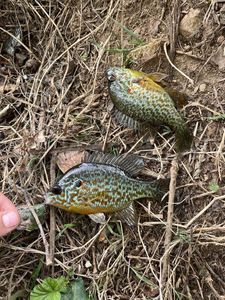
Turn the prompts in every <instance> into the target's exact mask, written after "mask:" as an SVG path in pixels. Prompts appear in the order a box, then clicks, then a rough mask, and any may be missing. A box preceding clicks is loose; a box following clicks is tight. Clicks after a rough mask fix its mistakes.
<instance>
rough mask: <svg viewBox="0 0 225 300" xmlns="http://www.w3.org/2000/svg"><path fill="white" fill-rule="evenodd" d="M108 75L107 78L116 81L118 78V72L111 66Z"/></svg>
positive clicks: (107, 71)
mask: <svg viewBox="0 0 225 300" xmlns="http://www.w3.org/2000/svg"><path fill="white" fill-rule="evenodd" d="M106 76H107V79H108V80H109V81H115V80H116V74H115V72H114V71H113V70H112V69H111V68H110V69H108V70H106Z"/></svg>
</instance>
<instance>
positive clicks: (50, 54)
mask: <svg viewBox="0 0 225 300" xmlns="http://www.w3.org/2000/svg"><path fill="white" fill-rule="evenodd" d="M3 2H4V3H1V4H0V9H1V10H0V16H1V17H0V41H1V42H3V41H5V40H7V39H8V34H9V33H11V34H12V33H13V31H14V29H15V27H17V26H20V27H21V29H22V32H23V39H22V45H21V46H20V47H19V48H18V53H19V54H20V55H24V57H25V58H24V59H25V61H22V58H21V57H18V56H17V57H15V59H13V58H12V57H10V56H9V55H7V54H4V52H3V51H2V55H0V59H1V64H0V67H1V77H0V80H1V81H0V85H1V89H0V150H1V157H0V166H1V169H0V170H1V189H2V190H3V191H4V193H6V194H7V195H8V196H9V197H10V198H11V199H13V201H14V202H15V203H17V204H21V203H26V201H27V202H29V203H31V204H34V203H40V202H42V201H43V193H44V192H45V191H46V190H47V189H48V187H49V186H50V185H51V183H52V182H53V181H54V179H55V177H56V176H57V169H56V166H55V153H56V149H57V151H58V150H59V149H64V148H67V149H68V148H71V147H75V148H76V147H82V148H86V149H88V148H91V149H99V150H105V151H107V152H111V153H115V154H116V153H123V152H132V153H136V154H139V155H141V156H143V157H144V158H145V161H146V166H147V169H146V172H145V174H150V175H151V176H156V177H160V176H161V177H163V176H165V177H168V176H169V170H170V167H171V162H172V161H173V160H174V159H175V158H176V154H175V152H174V150H173V145H174V139H173V135H170V134H168V133H166V132H161V134H158V135H157V136H155V137H151V138H149V137H146V136H144V137H141V138H140V137H139V136H137V135H135V134H134V133H133V132H132V131H131V130H130V129H127V128H126V129H125V128H120V127H119V126H118V125H117V124H116V123H115V122H114V120H112V119H111V117H110V113H109V112H108V107H109V106H110V100H109V97H108V94H107V82H106V79H105V75H104V72H105V70H106V69H107V67H108V66H111V65H121V64H123V62H124V54H125V51H124V50H123V49H124V48H129V49H131V48H134V47H135V46H136V45H137V43H140V41H139V42H138V39H137V37H136V35H138V36H139V38H140V40H143V41H145V42H148V41H149V40H150V39H151V38H152V37H155V36H158V35H160V34H164V35H166V36H168V35H169V32H170V24H171V23H170V20H171V16H170V11H171V9H170V7H171V5H172V4H173V1H164V2H163V4H162V3H161V2H162V1H157V0H154V1H147V0H146V1H135V0H129V1H123V0H118V1H115V0H111V1H104V0H101V1H100V0H99V1H98V0H96V1H89V0H86V1H82V0H81V1H74V0H68V1H59V0H57V1H47V0H46V1H37V0H34V1H29V0H17V1H13V0H7V1H3ZM153 2H154V3H153ZM180 2H182V1H180ZM166 5H167V6H166ZM180 5H181V14H182V13H184V12H185V11H188V10H189V8H190V7H194V8H196V7H199V8H200V9H201V11H202V14H203V15H204V16H205V17H204V27H203V28H202V29H201V32H200V33H199V37H198V38H195V39H193V40H190V41H185V40H183V39H182V38H181V37H180V36H179V35H178V37H177V41H176V45H177V46H176V59H175V61H174V64H175V66H176V67H177V68H178V69H179V70H181V71H183V73H185V74H186V75H187V76H188V77H189V78H191V79H192V80H194V85H192V84H191V83H190V82H189V80H187V79H186V78H185V77H183V76H182V75H181V74H179V73H177V72H175V71H174V72H173V76H172V73H171V74H170V77H169V79H168V82H169V83H170V85H172V86H175V87H178V88H179V89H182V90H183V91H185V92H186V93H187V94H188V95H189V96H190V98H191V100H190V102H189V104H188V105H187V106H186V107H185V108H184V109H183V112H184V114H185V115H186V117H187V120H188V123H189V126H190V128H191V129H192V130H193V132H194V136H195V139H194V143H193V147H192V149H191V151H189V152H186V153H184V154H183V155H182V156H181V157H179V158H178V165H179V171H178V176H177V177H176V176H175V177H176V178H175V182H176V185H173V184H172V183H171V190H170V197H169V198H170V209H169V218H168V220H167V202H166V201H167V200H163V201H162V202H161V203H155V202H152V203H149V202H147V201H143V202H141V203H140V205H138V208H139V213H140V216H139V225H138V228H137V231H136V232H132V231H131V230H129V228H127V226H126V225H122V224H121V223H120V222H109V223H108V224H107V225H104V226H103V225H101V226H99V225H96V224H94V223H92V222H90V221H89V219H88V218H87V217H84V216H77V215H75V216H72V215H69V214H66V213H64V212H62V211H59V210H56V211H54V210H52V211H51V213H50V217H49V220H48V221H47V222H46V223H45V224H44V226H41V228H40V229H41V230H40V231H36V232H32V233H23V232H14V233H13V234H11V235H10V236H7V237H5V238H3V239H1V240H0V257H1V259H0V291H1V292H0V299H10V296H11V295H12V294H14V293H15V292H16V291H18V290H20V289H24V290H26V291H27V292H28V291H29V290H30V289H31V288H32V287H33V285H34V281H35V279H36V277H37V280H38V281H39V280H40V279H43V278H44V277H45V276H51V275H53V276H58V275H60V274H74V276H76V275H78V276H82V277H83V278H84V280H85V284H86V286H87V287H89V290H90V291H91V293H92V294H93V295H95V297H96V299H107V300H108V299H136V300H137V299H152V298H154V297H156V298H158V299H220V300H221V299H224V296H223V295H224V294H225V275H224V274H225V273H224V268H225V265H224V245H225V235H224V233H225V222H224V200H225V196H224V190H225V189H224V183H225V181H224V175H225V171H224V170H225V168H224V167H225V159H224V139H225V131H224V123H223V120H216V118H215V119H210V117H212V116H215V117H216V116H218V115H220V114H224V113H225V112H224V110H225V100H224V96H223V94H224V87H225V86H224V75H223V73H221V72H219V71H218V69H217V67H215V66H214V65H212V64H211V63H210V58H211V57H212V55H213V53H215V51H216V50H217V48H218V47H219V46H220V45H219V42H218V41H219V39H218V37H220V36H221V35H222V33H223V28H222V27H221V25H220V24H219V23H218V20H217V18H216V16H217V15H216V14H218V11H219V9H220V7H219V6H218V5H219V4H214V5H209V3H208V2H207V1H205V2H204V1H197V2H196V1H193V3H192V1H183V2H182V3H180ZM158 21H159V22H158ZM156 22H158V26H159V27H157V28H156V27H154V26H153V25H154V24H156ZM120 24H122V25H124V26H126V28H129V30H130V32H128V31H127V30H123V27H122V26H121V25H120ZM134 33H135V34H134ZM110 49H111V50H110ZM121 49H122V50H121ZM168 66H169V63H168V61H167V58H166V56H165V54H164V53H163V50H162V52H161V53H159V57H157V59H156V60H152V61H151V64H150V66H149V65H146V67H145V66H143V70H144V71H146V72H149V71H152V70H153V71H161V72H164V73H165V72H166V71H167V69H168ZM135 67H136V68H139V66H138V65H136V66H135ZM202 83H205V84H206V88H205V89H204V90H203V91H202V90H201V89H199V86H200V85H201V84H202ZM172 172H174V171H172ZM172 175H173V174H172ZM175 175H176V172H175ZM173 183H174V182H173ZM211 183H215V184H217V185H218V186H219V189H218V190H215V191H211V190H210V184H211ZM174 188H175V189H176V198H175V199H173V197H172V195H171V193H173V189H174ZM173 201H175V203H174V207H173ZM71 223H73V224H74V226H73V227H71V228H67V229H65V226H64V225H65V224H71ZM168 226H170V227H168ZM168 228H171V230H172V234H171V236H168V235H170V233H171V231H170V230H168ZM165 241H166V243H165ZM49 243H50V252H49V253H47V252H48V251H49V249H48V248H49V247H48V244H49ZM44 245H45V246H44ZM45 248H46V249H48V251H47V250H45ZM38 270H39V272H38ZM34 272H37V274H36V275H35V273H34ZM25 298H26V297H25ZM25 298H24V299H25Z"/></svg>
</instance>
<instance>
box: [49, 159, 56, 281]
mask: <svg viewBox="0 0 225 300" xmlns="http://www.w3.org/2000/svg"><path fill="white" fill-rule="evenodd" d="M50 178H51V180H50V181H51V182H50V184H51V185H53V183H54V181H55V156H53V157H52V159H51V165H50ZM49 235H50V237H49V253H50V258H51V264H50V265H52V275H54V256H55V209H54V207H53V206H50V232H49Z"/></svg>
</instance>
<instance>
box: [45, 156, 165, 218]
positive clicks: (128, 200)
mask: <svg viewBox="0 0 225 300" xmlns="http://www.w3.org/2000/svg"><path fill="white" fill-rule="evenodd" d="M107 160H108V162H109V163H107V161H106V163H101V162H100V163H98V162H96V160H95V161H92V162H83V163H81V164H80V165H78V166H76V167H73V168H72V169H70V170H68V171H67V172H66V173H65V174H64V175H63V176H62V177H61V178H60V179H59V180H58V181H57V182H56V183H55V185H54V186H53V187H52V188H51V189H50V191H49V192H47V193H46V195H45V199H46V203H47V204H50V205H53V206H56V207H59V208H61V209H64V210H66V211H69V212H72V213H78V214H85V215H93V214H98V213H112V212H116V211H121V210H125V209H127V208H129V207H130V205H132V203H133V201H135V200H138V199H141V198H146V197H147V198H159V197H160V196H163V192H162V191H161V190H160V189H159V186H158V182H157V181H153V182H148V181H142V180H138V179H135V178H133V177H132V175H130V174H131V173H132V170H133V173H134V170H135V165H133V166H132V165H130V164H129V161H126V160H124V158H122V159H121V158H119V159H117V158H114V157H113V158H110V159H108V158H107ZM124 161H125V163H124ZM130 161H131V160H130ZM118 162H123V163H124V167H125V168H126V169H127V170H128V171H130V174H129V173H128V172H127V170H124V169H122V168H121V167H120V166H118V165H117V163H118ZM135 163H136V169H137V170H138V169H140V167H141V165H140V160H136V162H135ZM142 167H143V166H142ZM132 168H133V169H132ZM129 213H131V214H133V213H134V212H133V210H132V212H131V211H130V212H129Z"/></svg>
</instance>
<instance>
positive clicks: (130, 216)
mask: <svg viewBox="0 0 225 300" xmlns="http://www.w3.org/2000/svg"><path fill="white" fill-rule="evenodd" d="M115 216H116V217H117V218H119V219H120V220H121V221H122V222H126V223H127V225H129V226H135V225H137V214H136V210H135V207H134V204H133V203H131V204H130V205H129V206H128V207H127V208H124V209H123V210H120V211H117V212H116V213H115Z"/></svg>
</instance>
